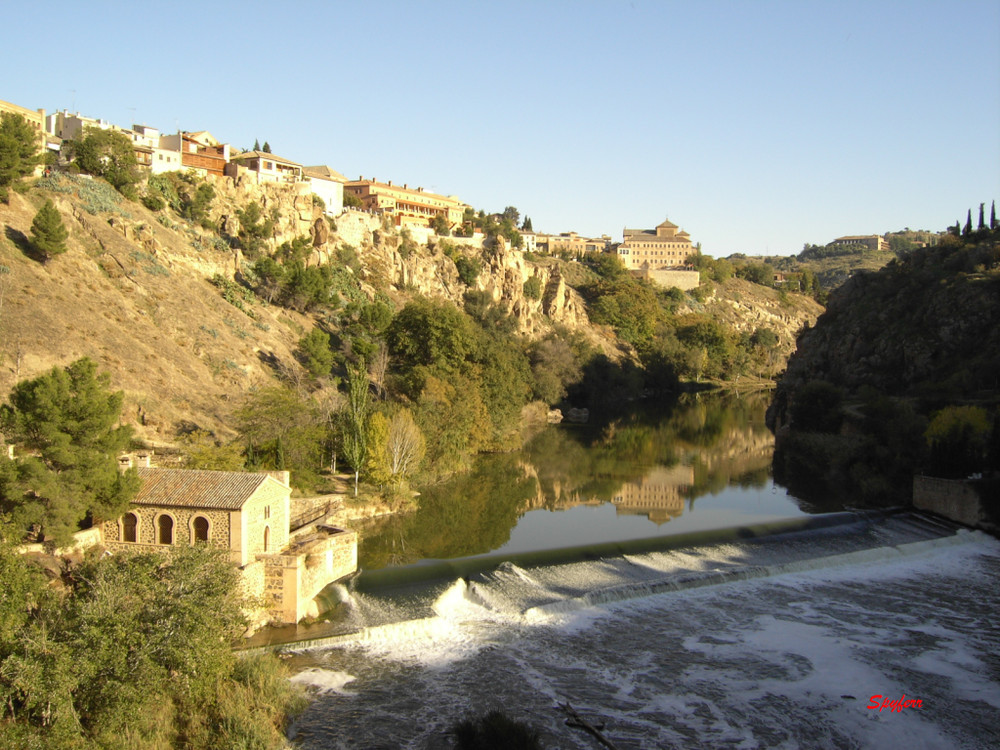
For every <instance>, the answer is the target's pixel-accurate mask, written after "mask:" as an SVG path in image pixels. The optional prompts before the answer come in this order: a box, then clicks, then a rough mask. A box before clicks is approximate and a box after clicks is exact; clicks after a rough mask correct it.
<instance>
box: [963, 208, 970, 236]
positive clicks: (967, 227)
mask: <svg viewBox="0 0 1000 750" xmlns="http://www.w3.org/2000/svg"><path fill="white" fill-rule="evenodd" d="M970 234H972V209H971V208H970V209H969V213H968V215H967V216H966V217H965V229H963V230H962V235H963V236H966V237H967V236H968V235H970Z"/></svg>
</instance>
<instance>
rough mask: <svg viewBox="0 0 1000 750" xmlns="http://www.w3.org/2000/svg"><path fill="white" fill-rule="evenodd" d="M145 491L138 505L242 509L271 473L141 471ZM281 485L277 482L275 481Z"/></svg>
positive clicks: (136, 497) (134, 500)
mask: <svg viewBox="0 0 1000 750" xmlns="http://www.w3.org/2000/svg"><path fill="white" fill-rule="evenodd" d="M137 471H138V472H139V478H140V479H141V480H142V488H141V489H140V490H139V492H138V493H137V494H136V496H135V498H133V500H132V503H133V504H134V505H156V506H169V507H175V508H218V509H221V510H239V509H240V508H242V507H243V504H244V503H246V501H247V500H249V499H250V497H251V496H252V495H253V494H254V493H255V492H256V491H257V490H258V489H259V488H260V487H261V486H262V485H263V484H264V483H265V482H266V481H267V480H268V479H273V477H271V476H269V475H268V474H263V473H258V474H250V473H247V472H242V471H205V470H201V469H158V468H146V467H140V468H139V469H137ZM274 481H275V482H277V480H274Z"/></svg>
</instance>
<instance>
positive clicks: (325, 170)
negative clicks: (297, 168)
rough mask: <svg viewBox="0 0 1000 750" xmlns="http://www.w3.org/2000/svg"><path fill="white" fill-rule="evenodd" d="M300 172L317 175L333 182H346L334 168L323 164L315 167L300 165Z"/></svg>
mask: <svg viewBox="0 0 1000 750" xmlns="http://www.w3.org/2000/svg"><path fill="white" fill-rule="evenodd" d="M302 173H303V174H304V175H306V176H308V177H318V178H320V179H321V180H332V181H333V182H347V178H346V177H344V175H342V174H341V173H340V172H338V171H337V170H335V169H330V168H329V167H328V166H326V165H325V164H321V165H320V166H317V167H302Z"/></svg>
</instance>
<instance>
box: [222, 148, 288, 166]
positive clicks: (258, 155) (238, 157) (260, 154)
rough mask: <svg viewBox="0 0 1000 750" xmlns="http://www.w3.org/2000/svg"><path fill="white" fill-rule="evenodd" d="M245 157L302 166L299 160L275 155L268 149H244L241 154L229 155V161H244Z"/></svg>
mask: <svg viewBox="0 0 1000 750" xmlns="http://www.w3.org/2000/svg"><path fill="white" fill-rule="evenodd" d="M244 159H270V160H271V161H277V162H281V163H282V164H291V165H292V166H293V167H301V166H302V165H301V164H299V163H298V162H297V161H292V160H291V159H286V158H284V157H283V156H275V155H274V154H271V153H268V152H267V151H244V152H243V153H240V154H232V155H230V157H229V161H243V160H244Z"/></svg>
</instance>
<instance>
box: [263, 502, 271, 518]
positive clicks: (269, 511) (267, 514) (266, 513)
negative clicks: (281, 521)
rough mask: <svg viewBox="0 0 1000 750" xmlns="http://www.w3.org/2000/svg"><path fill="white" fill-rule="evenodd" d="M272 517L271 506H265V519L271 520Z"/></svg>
mask: <svg viewBox="0 0 1000 750" xmlns="http://www.w3.org/2000/svg"><path fill="white" fill-rule="evenodd" d="M270 517H271V506H270V505H265V506H264V518H270Z"/></svg>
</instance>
